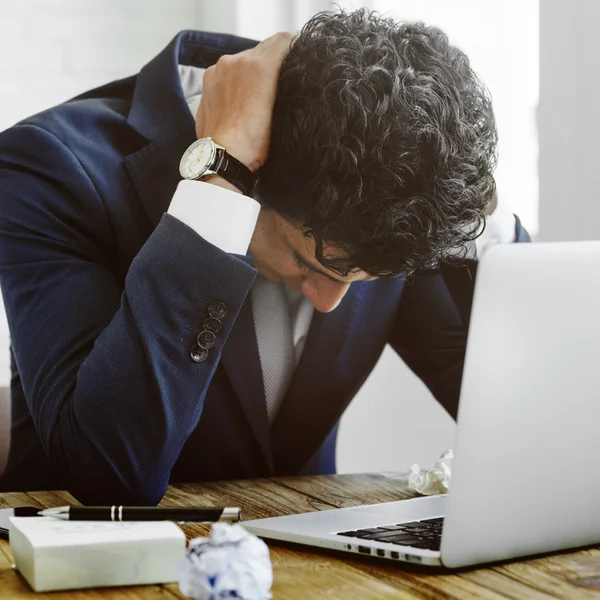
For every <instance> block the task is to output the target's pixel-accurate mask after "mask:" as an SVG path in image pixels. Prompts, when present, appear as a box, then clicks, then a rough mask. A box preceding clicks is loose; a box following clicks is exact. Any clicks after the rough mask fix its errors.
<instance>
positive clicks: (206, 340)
mask: <svg viewBox="0 0 600 600" xmlns="http://www.w3.org/2000/svg"><path fill="white" fill-rule="evenodd" d="M215 339H216V338H215V334H214V333H211V332H210V331H201V332H200V333H199V334H198V337H197V338H196V341H197V342H198V346H200V348H203V349H204V350H210V349H211V348H212V347H213V346H214V345H215Z"/></svg>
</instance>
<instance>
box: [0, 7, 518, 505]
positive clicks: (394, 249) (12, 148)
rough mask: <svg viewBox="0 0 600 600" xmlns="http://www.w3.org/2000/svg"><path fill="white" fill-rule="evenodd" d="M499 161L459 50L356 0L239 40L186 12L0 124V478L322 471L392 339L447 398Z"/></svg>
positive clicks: (135, 480) (88, 481)
mask: <svg viewBox="0 0 600 600" xmlns="http://www.w3.org/2000/svg"><path fill="white" fill-rule="evenodd" d="M495 157H496V128H495V123H494V117H493V112H492V107H491V102H490V99H489V97H488V94H487V92H486V90H485V88H484V86H483V85H482V84H481V82H480V81H479V80H478V79H477V77H476V75H475V74H474V73H473V72H472V70H471V68H470V66H469V62H468V59H467V58H466V57H465V55H464V54H463V53H462V52H460V51H459V50H458V49H456V48H455V47H453V46H451V45H450V44H449V42H448V40H447V38H446V37H445V35H444V34H443V33H442V32H440V31H439V30H437V29H434V28H427V27H425V26H424V25H421V24H397V23H394V22H393V21H391V20H388V19H383V18H380V17H378V16H377V15H375V14H371V13H369V12H367V11H357V12H354V13H343V12H340V13H322V14H320V15H317V16H316V17H314V18H313V19H312V20H311V21H310V22H309V23H308V24H307V25H306V26H305V28H304V29H303V31H302V32H301V33H300V34H299V35H298V36H297V37H296V38H293V37H292V36H291V35H290V34H278V35H276V36H274V37H272V38H269V39H268V40H265V41H264V42H262V43H260V44H258V45H256V42H253V41H251V40H247V39H242V38H237V37H233V36H227V35H218V34H210V33H202V32H183V33H181V34H179V35H178V36H177V37H176V38H175V39H174V40H173V42H171V44H169V46H168V47H167V48H166V49H165V50H164V51H163V52H162V53H161V54H159V55H158V56H157V57H156V58H155V59H154V60H152V61H151V62H150V63H149V64H148V65H146V66H145V67H144V68H143V69H142V71H141V72H140V73H139V74H138V75H137V76H134V77H131V78H128V79H125V80H121V81H116V82H113V83H110V84H108V85H106V86H104V87H102V88H99V89H96V90H93V91H91V92H88V93H86V94H83V95H82V96H79V97H78V98H75V99H73V100H71V101H69V102H66V103H65V104H62V105H60V106H58V107H55V108H53V109H51V110H48V111H46V112H44V113H42V114H39V115H36V116H34V117H31V118H30V119H27V120H25V121H24V122H22V123H19V124H18V125H16V126H15V127H13V128H11V129H9V130H7V131H6V132H4V133H3V134H1V135H0V278H1V279H0V282H1V285H2V292H3V295H4V300H5V304H6V310H7V315H8V320H9V325H10V332H11V358H12V380H11V394H12V438H11V451H10V456H9V461H8V466H7V469H6V470H5V472H4V473H3V475H2V477H1V478H0V490H1V491H9V490H28V489H43V488H66V489H68V490H70V491H71V492H72V493H73V494H74V495H75V496H76V497H77V498H79V499H80V500H81V501H83V502H87V503H96V504H102V503H107V504H108V503H122V504H126V503H129V504H154V503H156V502H158V501H159V500H160V499H161V497H162V495H163V494H164V491H165V489H166V487H167V485H168V483H169V482H170V481H201V480H211V479H225V478H240V477H262V476H270V475H284V474H285V475H288V474H289V475H291V474H298V473H326V472H332V471H333V470H334V469H335V454H334V449H335V435H336V428H337V423H338V421H339V418H340V416H341V415H342V413H343V411H344V409H345V408H346V406H347V405H348V404H349V402H350V401H351V399H352V397H353V396H354V395H355V393H356V392H357V390H358V389H359V388H360V387H361V385H362V384H363V382H364V381H365V379H366V378H367V376H368V375H369V373H370V372H371V370H372V369H373V367H374V365H375V364H376V362H377V359H378V358H379V356H380V354H381V352H382V350H383V348H384V346H385V345H386V344H388V343H389V344H391V345H392V346H393V348H395V350H396V351H397V352H398V353H399V355H400V356H401V357H402V358H403V359H404V360H405V361H406V362H407V364H408V365H409V366H410V367H411V368H412V369H413V370H414V372H415V373H416V374H417V375H418V376H419V377H421V378H422V379H423V381H424V382H425V383H426V384H427V386H428V387H429V389H430V390H431V391H432V392H433V394H434V395H435V396H436V398H437V399H438V400H439V401H440V402H441V403H442V404H443V406H444V407H445V408H446V409H447V410H448V411H449V412H450V413H451V414H453V415H454V414H455V413H456V408H457V402H458V394H459V387H460V377H461V372H462V366H463V359H464V353H465V343H466V334H467V326H468V319H469V311H470V304H471V295H472V289H473V276H474V274H475V266H476V264H475V262H474V261H473V260H471V258H473V256H472V250H473V240H475V239H476V238H477V236H478V235H479V234H480V233H481V231H482V229H483V226H484V221H485V213H486V211H487V212H491V209H492V208H493V206H492V205H491V204H490V203H491V200H492V198H493V197H494V192H495V188H494V180H493V169H494V164H495ZM492 218H494V219H496V223H495V225H494V227H495V229H494V228H492V226H491V225H492V223H491V222H490V223H489V225H490V228H489V230H488V231H492V234H493V236H495V237H496V238H498V240H499V241H525V240H527V234H526V232H525V231H524V230H523V229H522V228H521V226H520V225H519V222H518V220H517V219H516V218H515V217H513V215H511V214H507V213H506V211H504V213H503V212H502V211H501V210H500V208H498V209H496V212H495V213H494V215H492ZM498 223H503V225H502V226H499V225H498ZM507 224H508V225H507ZM487 240H488V242H489V241H490V237H489V235H488V238H487ZM492 241H493V240H492ZM457 262H460V263H461V264H462V265H463V266H455V265H454V264H452V263H457ZM393 393H395V394H396V395H397V396H398V398H401V397H402V394H403V390H402V388H401V386H400V385H399V386H398V388H397V389H395V390H393ZM357 443H360V442H359V441H357Z"/></svg>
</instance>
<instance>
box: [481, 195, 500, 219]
mask: <svg viewBox="0 0 600 600" xmlns="http://www.w3.org/2000/svg"><path fill="white" fill-rule="evenodd" d="M496 206H498V196H497V195H496V194H494V195H493V196H492V199H491V200H490V203H489V204H488V205H487V208H486V209H485V210H484V211H483V213H484V214H485V216H486V217H489V216H490V215H491V214H492V213H493V212H494V211H495V210H496Z"/></svg>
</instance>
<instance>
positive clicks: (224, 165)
mask: <svg viewBox="0 0 600 600" xmlns="http://www.w3.org/2000/svg"><path fill="white" fill-rule="evenodd" d="M179 173H180V174H181V176H182V177H183V178H184V179H201V178H202V177H206V176H208V175H215V174H216V175H220V176H221V177H223V179H226V180H227V181H229V183H231V184H232V185H234V186H235V187H236V188H238V189H239V190H240V192H242V194H244V195H245V196H251V195H252V192H253V191H254V186H255V184H256V175H254V173H253V172H252V171H251V170H250V169H249V168H248V167H247V166H246V165H244V164H242V163H241V162H240V161H239V160H237V159H236V158H234V157H233V156H231V154H229V153H228V152H227V150H225V148H223V146H219V145H218V144H216V143H215V141H214V140H213V139H212V138H209V137H205V138H201V139H199V140H196V141H195V142H194V143H193V144H192V145H191V146H190V147H189V148H188V149H187V150H186V151H185V152H184V153H183V156H182V157H181V162H180V163H179Z"/></svg>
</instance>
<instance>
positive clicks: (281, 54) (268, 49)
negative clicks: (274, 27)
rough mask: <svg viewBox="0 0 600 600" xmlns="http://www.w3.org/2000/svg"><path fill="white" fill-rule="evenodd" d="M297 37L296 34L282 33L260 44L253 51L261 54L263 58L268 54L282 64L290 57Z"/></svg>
mask: <svg viewBox="0 0 600 600" xmlns="http://www.w3.org/2000/svg"><path fill="white" fill-rule="evenodd" d="M295 36H296V34H295V33H291V32H290V31H280V32H279V33H276V34H274V35H272V36H271V37H268V38H267V39H266V40H263V41H262V42H260V43H259V44H258V46H256V47H255V48H253V50H256V51H257V52H259V53H260V54H261V56H265V55H267V54H268V55H270V56H272V57H273V59H275V60H279V61H280V62H281V61H283V59H284V58H285V57H286V56H287V55H288V53H289V51H290V47H291V45H292V40H293V39H294V37H295Z"/></svg>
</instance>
